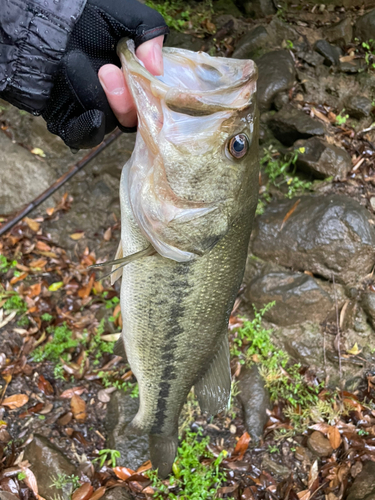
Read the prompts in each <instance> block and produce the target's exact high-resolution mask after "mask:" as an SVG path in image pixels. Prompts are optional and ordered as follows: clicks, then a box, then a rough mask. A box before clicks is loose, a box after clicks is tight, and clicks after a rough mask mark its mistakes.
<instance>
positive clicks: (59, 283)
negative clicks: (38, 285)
mask: <svg viewBox="0 0 375 500" xmlns="http://www.w3.org/2000/svg"><path fill="white" fill-rule="evenodd" d="M63 285H64V282H63V281H56V282H55V283H52V285H50V286H49V287H48V290H49V291H50V292H57V290H60V288H61V287H62V286H63Z"/></svg>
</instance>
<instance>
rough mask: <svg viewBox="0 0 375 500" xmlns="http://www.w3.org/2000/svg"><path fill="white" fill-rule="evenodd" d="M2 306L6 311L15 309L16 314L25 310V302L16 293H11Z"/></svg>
mask: <svg viewBox="0 0 375 500" xmlns="http://www.w3.org/2000/svg"><path fill="white" fill-rule="evenodd" d="M3 308H4V309H5V310H6V311H17V313H18V314H23V313H25V312H26V311H27V305H26V302H25V301H24V300H23V298H22V297H21V296H20V295H18V294H17V293H12V295H10V296H9V298H8V299H7V300H6V301H5V303H4V305H3Z"/></svg>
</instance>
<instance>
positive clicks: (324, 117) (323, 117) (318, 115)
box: [311, 108, 331, 123]
mask: <svg viewBox="0 0 375 500" xmlns="http://www.w3.org/2000/svg"><path fill="white" fill-rule="evenodd" d="M311 111H312V112H313V114H314V115H315V116H316V117H317V118H319V119H320V120H322V121H323V122H324V123H331V122H330V120H329V118H327V117H326V115H323V113H321V112H320V111H318V110H317V109H315V108H311Z"/></svg>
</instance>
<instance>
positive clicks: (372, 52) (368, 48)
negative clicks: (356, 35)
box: [362, 39, 375, 69]
mask: <svg viewBox="0 0 375 500" xmlns="http://www.w3.org/2000/svg"><path fill="white" fill-rule="evenodd" d="M362 48H363V49H364V51H365V61H366V64H367V66H368V68H372V69H374V68H375V40H373V39H370V40H369V41H368V42H362Z"/></svg>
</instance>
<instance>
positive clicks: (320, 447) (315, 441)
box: [307, 431, 333, 457]
mask: <svg viewBox="0 0 375 500" xmlns="http://www.w3.org/2000/svg"><path fill="white" fill-rule="evenodd" d="M307 446H308V447H309V450H310V451H312V452H313V453H314V455H317V456H318V457H328V456H329V455H331V454H332V453H333V448H332V446H331V444H330V442H329V439H327V438H326V437H324V436H323V434H322V433H321V432H319V431H314V432H313V433H312V434H311V436H309V439H308V440H307Z"/></svg>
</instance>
